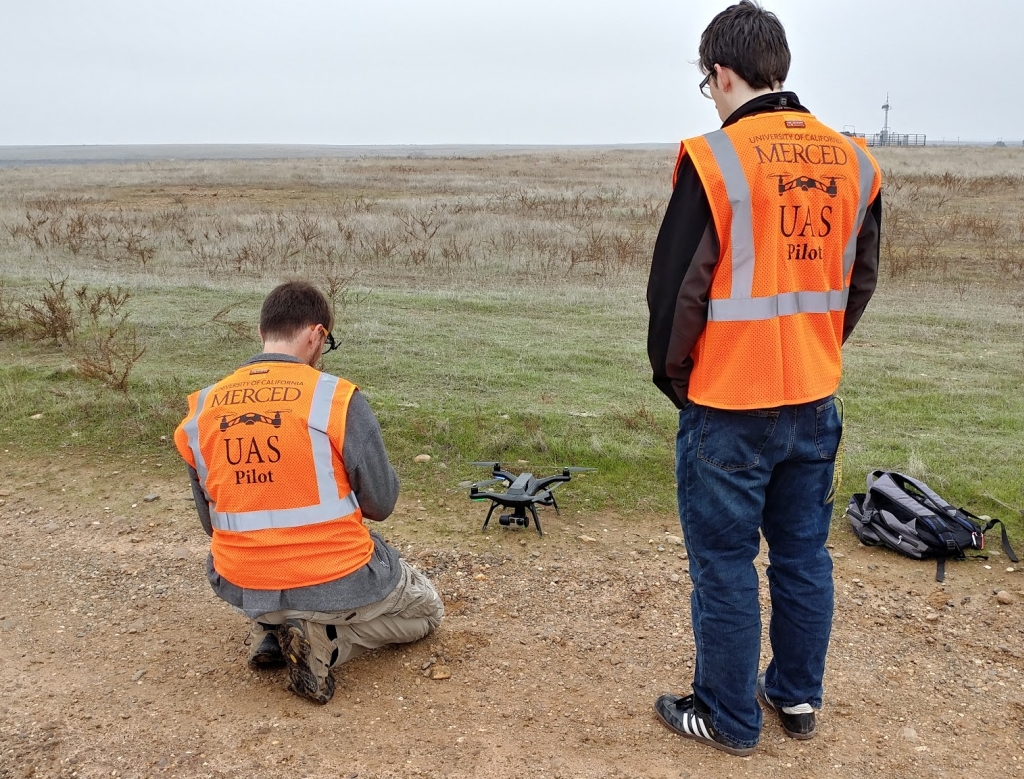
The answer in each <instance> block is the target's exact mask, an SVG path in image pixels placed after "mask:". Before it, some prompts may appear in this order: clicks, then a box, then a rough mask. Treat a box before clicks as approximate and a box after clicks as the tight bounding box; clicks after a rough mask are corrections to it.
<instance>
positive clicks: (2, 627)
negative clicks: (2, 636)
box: [0, 617, 17, 633]
mask: <svg viewBox="0 0 1024 779" xmlns="http://www.w3.org/2000/svg"><path fill="white" fill-rule="evenodd" d="M16 624H17V623H16V622H15V621H14V620H13V619H11V618H10V617H7V619H0V631H3V632H5V633H6V632H7V631H9V630H14V627H15V625H16Z"/></svg>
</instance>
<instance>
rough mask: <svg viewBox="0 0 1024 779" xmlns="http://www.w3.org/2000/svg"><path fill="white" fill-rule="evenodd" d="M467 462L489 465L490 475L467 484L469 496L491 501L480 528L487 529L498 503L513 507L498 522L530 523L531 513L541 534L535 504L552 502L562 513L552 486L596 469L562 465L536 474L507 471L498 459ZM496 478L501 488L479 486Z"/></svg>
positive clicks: (485, 484) (556, 510)
mask: <svg viewBox="0 0 1024 779" xmlns="http://www.w3.org/2000/svg"><path fill="white" fill-rule="evenodd" d="M469 465H477V466H483V467H486V468H490V469H491V474H492V478H490V479H486V480H484V481H478V482H477V483H476V484H474V485H472V486H471V487H470V488H469V499H470V500H489V501H491V508H490V510H489V511H488V512H487V518H486V519H485V520H484V526H483V528H482V529H483V530H485V531H486V530H487V523H488V522H490V521H491V514H493V513H494V510H495V509H496V508H497V507H498V506H505V507H506V508H510V509H512V513H511V514H501V515H499V516H498V524H499V525H502V526H503V527H512V526H513V525H515V526H516V527H529V526H530V517H531V516H532V517H533V524H534V526H535V527H536V528H537V532H538V533H540V534H541V535H544V531H543V530H541V527H540V518H539V517H538V516H537V508H536V507H537V506H554V507H555V513H556V514H561V512H560V511H559V510H558V503H557V502H556V501H555V496H554V495H553V494H552V492H553V490H554V489H555V487H557V486H558V485H559V484H561V483H562V482H567V481H569V480H570V479H571V478H572V475H573V474H574V473H582V472H585V471H596V470H597V468H563V469H562V472H561V473H556V474H554V475H553V476H543V477H541V478H537V477H536V476H534V475H533V474H532V473H520V474H518V475H516V474H514V473H510V472H509V471H506V470H504V469H503V468H502V467H501V463H495V462H484V463H469ZM498 482H502V483H504V484H505V491H504V492H493V491H491V490H484V489H481V488H482V487H489V486H490V485H492V484H497V483H498ZM527 511H529V512H530V516H527V514H526V512H527Z"/></svg>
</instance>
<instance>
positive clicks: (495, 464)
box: [466, 460, 501, 468]
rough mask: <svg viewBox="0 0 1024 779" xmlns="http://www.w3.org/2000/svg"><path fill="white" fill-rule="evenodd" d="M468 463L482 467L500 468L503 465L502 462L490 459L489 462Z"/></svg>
mask: <svg viewBox="0 0 1024 779" xmlns="http://www.w3.org/2000/svg"><path fill="white" fill-rule="evenodd" d="M466 465H473V466H477V467H480V468H498V467H500V466H501V463H498V462H495V461H494V460H489V461H487V462H474V463H466Z"/></svg>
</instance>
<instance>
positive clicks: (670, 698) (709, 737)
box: [654, 695, 755, 757]
mask: <svg viewBox="0 0 1024 779" xmlns="http://www.w3.org/2000/svg"><path fill="white" fill-rule="evenodd" d="M654 710H655V711H656V712H657V714H658V719H660V720H661V721H662V723H663V724H664V725H665V727H667V728H668V729H669V730H671V731H672V732H673V733H676V734H678V735H680V736H682V737H683V738H692V739H693V740H694V741H699V742H701V743H702V744H707V745H708V746H709V747H714V748H715V749H720V750H722V751H723V752H728V753H729V754H730V755H738V756H740V757H746V756H747V755H752V754H754V749H755V747H741V746H739V745H738V744H734V743H733V742H732V741H730V740H729V739H727V738H726V737H725V736H723V735H722V734H721V733H717V732H715V729H714V728H713V727H711V712H710V711H707V710H706V706H705V705H704V703H703V701H701V700H700V699H699V698H697V697H696V696H694V695H687V696H686V697H685V698H683V697H682V696H680V695H662V696H661V697H660V698H658V700H656V701H655V702H654Z"/></svg>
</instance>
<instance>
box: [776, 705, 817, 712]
mask: <svg viewBox="0 0 1024 779" xmlns="http://www.w3.org/2000/svg"><path fill="white" fill-rule="evenodd" d="M782 711H783V713H785V714H810V713H812V712H813V711H814V708H813V707H812V706H811V704H809V703H801V704H798V705H796V706H783V707H782Z"/></svg>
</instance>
